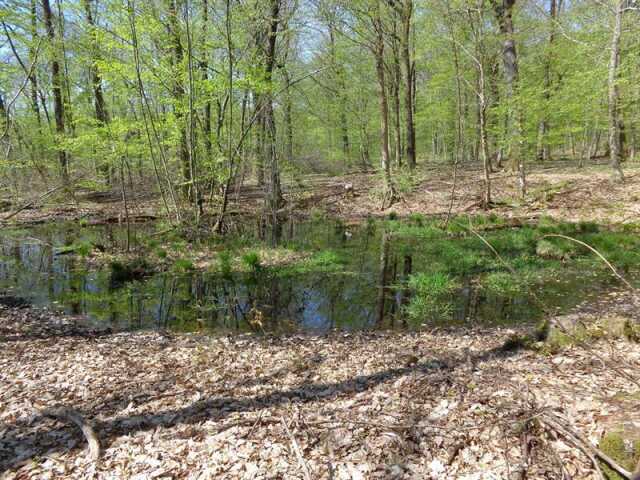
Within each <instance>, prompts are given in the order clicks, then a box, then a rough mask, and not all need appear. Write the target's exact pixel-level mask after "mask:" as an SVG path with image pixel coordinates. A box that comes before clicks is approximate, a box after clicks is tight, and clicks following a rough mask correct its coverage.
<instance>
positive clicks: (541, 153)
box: [538, 0, 558, 162]
mask: <svg viewBox="0 0 640 480" xmlns="http://www.w3.org/2000/svg"><path fill="white" fill-rule="evenodd" d="M557 19H558V1H557V0H550V5H549V20H550V22H551V25H550V32H549V44H548V46H547V48H548V49H549V51H548V53H547V57H546V60H545V65H544V113H543V118H542V121H541V122H540V131H539V145H538V160H541V161H543V162H546V161H549V160H550V159H551V147H550V146H549V138H548V137H549V112H548V109H549V107H550V105H549V103H550V100H551V88H552V81H551V73H552V72H551V70H552V68H553V44H554V41H555V35H556V22H557Z"/></svg>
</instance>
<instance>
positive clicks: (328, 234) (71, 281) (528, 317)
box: [0, 221, 580, 332]
mask: <svg viewBox="0 0 640 480" xmlns="http://www.w3.org/2000/svg"><path fill="white" fill-rule="evenodd" d="M137 228H141V227H139V226H137ZM146 228H151V227H146ZM137 234H138V236H142V235H143V234H144V232H140V231H138V232H137ZM0 237H1V238H0V255H1V257H0V294H11V295H15V296H22V297H26V298H28V299H29V300H30V301H31V302H33V303H34V304H36V305H39V306H57V307H58V308H60V309H62V310H64V311H65V312H67V313H69V314H77V315H83V316H87V317H88V321H89V322H91V323H93V324H99V325H101V326H109V327H112V328H114V329H140V328H171V329H178V330H183V331H192V330H201V329H207V330H214V331H251V330H254V331H261V330H265V331H273V332H279V331H290V330H299V329H302V330H310V331H323V330H327V329H333V328H338V329H365V328H387V327H407V326H409V327H411V326H419V325H420V323H422V322H429V323H443V324H446V323H451V322H458V323H461V322H490V323H503V324H504V323H512V322H521V321H535V320H536V319H537V318H538V316H539V314H540V312H539V311H538V310H537V308H536V307H535V305H534V304H533V303H532V302H531V301H530V299H529V298H528V297H526V296H523V297H516V298H505V297H499V296H491V295H487V294H486V293H484V292H483V291H482V290H480V289H478V288H477V287H476V286H475V284H474V278H473V277H469V278H464V279H462V287H461V288H460V289H459V290H458V291H457V292H456V293H455V295H454V296H453V297H452V298H450V299H449V301H450V302H451V304H452V308H451V309H450V310H448V311H447V312H439V313H437V314H434V316H433V317H432V318H425V319H421V321H420V322H418V323H417V324H413V325H412V324H410V322H408V321H407V317H406V315H403V311H404V308H405V307H406V305H407V304H408V303H409V302H410V299H411V292H410V290H409V288H408V279H409V276H410V275H411V274H412V273H414V272H420V271H422V270H423V269H424V268H426V267H427V266H428V265H429V264H430V263H431V262H433V261H434V258H433V256H429V255H428V254H426V253H425V252H424V248H422V246H421V244H420V243H419V242H417V241H415V240H410V239H409V240H402V241H401V240H398V239H397V238H395V237H393V236H392V235H391V234H390V233H388V232H387V231H384V229H383V228H382V227H379V228H375V227H372V226H371V225H368V226H363V227H349V228H348V229H347V228H346V227H345V226H344V225H343V224H341V223H339V222H338V223H335V222H330V221H321V222H312V221H307V222H293V221H289V222H284V223H281V224H278V225H277V226H276V230H275V231H271V227H270V226H268V225H266V224H265V223H262V222H261V223H258V224H256V223H253V224H246V225H244V226H241V228H239V229H238V231H237V232H236V233H235V234H234V235H233V236H232V238H229V239H228V240H227V241H228V242H230V243H233V242H236V243H237V241H238V238H242V239H243V241H244V242H245V244H250V245H254V246H255V245H260V244H272V243H273V242H275V243H277V244H278V245H282V246H287V247H288V248H292V249H298V250H305V251H312V252H318V251H324V250H327V249H330V250H331V251H333V252H336V253H337V254H338V255H339V256H340V258H341V259H343V262H344V263H343V264H342V270H341V271H338V272H336V271H335V270H332V271H322V270H321V269H319V270H318V271H315V270H313V269H310V270H305V271H291V272H288V273H287V272H286V271H285V272H283V271H282V270H279V269H272V268H263V269H257V270H255V271H252V272H248V273H232V274H230V275H226V276H225V275H222V274H219V273H211V272H209V273H199V272H192V273H182V274H176V273H166V274H157V275H154V276H152V277H150V278H148V279H145V280H143V281H136V282H130V283H126V284H124V285H123V286H122V287H120V288H114V285H113V284H112V283H111V282H110V274H109V271H108V269H107V268H103V269H99V270H98V271H95V270H92V269H90V268H88V267H87V265H86V260H84V259H82V258H80V257H78V256H74V255H58V254H56V251H57V250H56V249H57V248H58V247H60V246H63V245H68V244H69V243H71V242H72V241H73V242H77V241H79V240H84V241H90V242H93V243H94V244H101V245H104V247H105V248H106V249H107V250H109V249H113V248H121V247H123V246H124V245H125V242H126V230H125V229H124V227H122V228H121V227H118V226H117V225H107V226H99V227H85V228H80V227H77V226H73V225H67V224H62V225H54V226H47V227H41V228H34V229H33V230H30V231H22V232H14V233H11V234H9V233H7V232H4V233H2V234H0ZM570 284H571V283H570V282H569V285H570ZM562 285H563V286H562V287H560V286H558V287H557V288H555V287H553V285H551V287H550V288H549V289H548V291H545V292H544V293H545V295H546V296H545V299H546V300H548V301H549V302H551V304H557V305H558V306H563V305H565V304H566V302H567V297H568V295H566V293H567V288H573V287H567V286H566V284H565V283H563V284H562ZM575 290H576V292H574V294H572V296H571V297H572V298H574V300H573V303H577V302H578V301H579V300H580V296H579V291H578V290H580V288H579V284H577V285H576V287H575ZM408 323H409V325H407V324H408Z"/></svg>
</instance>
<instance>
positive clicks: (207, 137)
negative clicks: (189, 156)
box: [200, 0, 213, 159]
mask: <svg viewBox="0 0 640 480" xmlns="http://www.w3.org/2000/svg"><path fill="white" fill-rule="evenodd" d="M208 33H209V1H208V0H203V1H202V53H201V55H202V61H201V62H200V70H201V71H202V79H203V80H204V81H205V83H206V82H207V81H208V80H209V62H208V61H207V58H208V51H207V50H208V49H207V43H206V42H207V35H208ZM202 129H203V132H204V148H205V151H206V152H207V157H208V158H209V159H210V158H211V155H212V147H213V143H212V142H211V98H210V96H209V94H207V99H206V100H205V103H204V111H203V127H202Z"/></svg>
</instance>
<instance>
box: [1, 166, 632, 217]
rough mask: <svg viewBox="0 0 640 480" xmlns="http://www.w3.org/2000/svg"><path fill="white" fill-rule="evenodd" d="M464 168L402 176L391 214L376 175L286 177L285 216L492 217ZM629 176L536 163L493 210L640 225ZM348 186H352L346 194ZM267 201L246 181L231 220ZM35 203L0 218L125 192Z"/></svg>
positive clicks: (73, 209)
mask: <svg viewBox="0 0 640 480" xmlns="http://www.w3.org/2000/svg"><path fill="white" fill-rule="evenodd" d="M459 170H460V171H459V172H458V173H457V175H456V180H455V189H454V188H453V187H454V180H453V172H452V169H451V167H447V168H444V167H439V168H433V169H428V170H425V169H422V170H421V169H418V170H417V171H416V172H413V173H408V172H401V173H398V174H397V175H396V177H395V182H396V187H397V189H398V191H399V194H400V197H401V198H400V200H399V201H398V202H397V203H396V204H395V205H393V206H392V207H390V208H388V209H385V210H381V209H380V208H378V205H379V204H380V194H381V191H380V185H381V179H380V177H379V176H378V175H377V174H371V173H355V174H350V175H344V176H339V177H330V176H326V175H307V176H301V177H295V178H286V179H284V180H283V182H284V185H285V186H284V193H285V199H286V200H287V206H286V207H285V212H283V213H292V214H298V215H301V214H305V213H308V212H323V213H326V214H329V215H331V216H332V217H336V218H341V219H343V220H345V221H358V220H362V219H364V218H366V217H369V216H374V217H376V216H385V215H389V214H390V213H391V212H394V213H395V214H397V215H398V216H400V217H403V216H408V215H411V214H422V215H427V216H429V215H437V216H443V215H446V214H447V213H448V212H449V210H450V209H451V213H452V214H453V215H457V214H475V213H486V212H485V211H483V210H481V208H480V202H479V200H480V198H481V194H482V189H483V184H482V181H481V172H480V171H479V170H469V169H468V168H466V167H464V168H463V167H460V169H459ZM625 172H626V180H625V182H624V183H622V184H616V183H612V182H611V172H610V168H609V167H608V166H607V165H589V166H586V167H584V168H578V167H576V166H573V165H571V164H566V163H563V162H559V163H558V164H551V165H549V166H546V167H539V166H536V167H535V168H533V169H532V171H530V172H529V175H528V195H527V198H526V200H524V201H522V200H521V199H520V197H519V193H518V189H517V178H516V176H515V174H514V173H513V172H509V171H506V170H505V171H500V172H497V173H494V174H493V175H492V192H493V200H494V201H495V205H494V206H493V208H492V209H491V212H492V213H495V214H497V215H500V216H504V217H516V218H531V217H534V218H535V217H539V216H542V215H546V216H550V217H554V218H556V219H558V220H562V221H578V220H580V221H594V222H600V223H606V224H614V223H631V222H637V221H640V165H637V164H629V165H626V166H625ZM347 186H349V187H352V189H347V188H346V187H347ZM348 190H349V191H348ZM452 191H454V195H453V202H451V193H452ZM129 195H130V198H129V207H130V215H131V216H132V219H133V221H146V220H149V219H154V218H156V217H162V216H163V214H164V212H163V207H162V202H161V201H160V198H159V197H158V196H156V195H154V194H153V193H152V192H150V191H145V190H144V189H140V191H137V192H136V193H135V195H131V194H129ZM262 197H263V193H262V189H261V188H260V187H258V186H256V185H254V184H251V183H250V182H249V183H246V184H245V185H243V186H242V188H241V189H239V190H237V191H234V192H232V194H231V196H230V206H229V210H230V216H234V215H241V216H242V215H252V214H254V213H256V212H259V211H260V209H261V205H262ZM29 200H32V199H19V200H15V199H14V200H13V201H9V200H8V199H6V201H4V203H5V207H4V208H5V212H4V213H2V214H0V221H2V220H3V219H5V218H7V217H9V216H10V215H11V218H10V221H11V222H12V223H18V224H20V223H22V224H30V223H44V222H47V221H54V220H56V221H57V220H83V221H86V222H87V223H89V224H91V223H105V222H122V221H124V213H123V205H122V201H121V193H120V192H119V191H116V190H114V191H111V192H109V191H107V192H89V191H87V192H84V193H83V192H80V193H78V194H77V195H76V198H75V201H69V199H68V198H66V199H65V198H63V197H60V198H58V199H55V198H53V197H52V198H51V199H45V200H44V201H43V202H39V201H37V200H36V201H35V202H34V204H33V205H32V206H30V207H29V208H27V209H24V210H22V211H21V212H20V213H18V214H17V215H14V214H13V213H14V212H15V210H17V209H18V208H19V207H20V206H23V204H25V203H27V202H28V201H29ZM0 203H3V202H0ZM205 211H206V212H208V213H210V214H211V215H214V214H215V212H216V211H217V206H216V205H215V204H207V205H206V206H205Z"/></svg>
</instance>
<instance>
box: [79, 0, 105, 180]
mask: <svg viewBox="0 0 640 480" xmlns="http://www.w3.org/2000/svg"><path fill="white" fill-rule="evenodd" d="M82 3H83V4H84V12H85V16H86V18H87V24H88V25H89V29H90V31H91V37H92V42H93V51H92V55H93V58H92V61H91V67H90V68H89V74H90V76H91V86H92V88H93V100H94V107H95V112H96V120H97V121H98V125H99V126H105V125H107V124H108V123H109V112H108V111H107V107H106V104H105V101H104V94H103V91H102V77H101V76H100V70H99V69H98V65H97V60H98V55H99V54H98V51H99V50H98V49H99V48H100V46H99V44H98V41H97V38H96V35H95V22H94V20H93V14H92V12H91V3H92V0H83V2H82ZM100 172H101V173H102V175H104V176H105V177H106V178H107V179H109V176H110V175H109V165H108V164H104V165H101V166H100Z"/></svg>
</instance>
